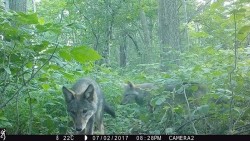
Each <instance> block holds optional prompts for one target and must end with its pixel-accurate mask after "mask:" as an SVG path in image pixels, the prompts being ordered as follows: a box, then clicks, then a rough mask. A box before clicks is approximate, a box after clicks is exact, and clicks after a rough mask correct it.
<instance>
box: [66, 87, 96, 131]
mask: <svg viewBox="0 0 250 141" xmlns="http://www.w3.org/2000/svg"><path fill="white" fill-rule="evenodd" d="M80 90H81V91H80V92H79V91H78V92H75V91H74V90H70V89H68V88H66V87H64V86H63V87H62V91H63V94H64V97H65V101H66V103H67V111H68V113H69V115H70V116H71V117H72V119H73V121H74V125H75V130H76V131H78V132H80V131H83V130H84V129H85V127H86V125H87V123H88V121H89V119H90V118H91V117H92V116H93V114H94V113H95V111H96V104H95V103H96V101H97V96H96V93H95V89H94V86H93V85H92V84H89V85H88V86H86V87H85V89H84V88H81V89H80Z"/></svg>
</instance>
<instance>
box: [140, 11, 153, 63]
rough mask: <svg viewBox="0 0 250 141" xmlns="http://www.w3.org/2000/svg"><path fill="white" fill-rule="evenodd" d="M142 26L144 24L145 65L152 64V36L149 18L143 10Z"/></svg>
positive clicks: (141, 15)
mask: <svg viewBox="0 0 250 141" xmlns="http://www.w3.org/2000/svg"><path fill="white" fill-rule="evenodd" d="M140 17H141V24H142V30H143V43H144V46H145V48H143V50H144V53H143V59H142V61H143V63H150V62H151V54H150V53H152V48H151V47H152V45H151V39H150V34H149V26H148V22H147V17H146V15H145V12H144V11H143V9H141V14H140Z"/></svg>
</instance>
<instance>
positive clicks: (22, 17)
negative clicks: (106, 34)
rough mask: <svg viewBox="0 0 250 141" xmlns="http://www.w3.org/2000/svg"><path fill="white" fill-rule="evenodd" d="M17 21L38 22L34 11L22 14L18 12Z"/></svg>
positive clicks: (24, 22)
mask: <svg viewBox="0 0 250 141" xmlns="http://www.w3.org/2000/svg"><path fill="white" fill-rule="evenodd" d="M17 21H18V22H19V23H22V24H38V17H37V14H36V13H32V14H24V13H22V12H21V13H18V15H17Z"/></svg>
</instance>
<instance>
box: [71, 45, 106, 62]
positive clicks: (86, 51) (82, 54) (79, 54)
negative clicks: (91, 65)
mask: <svg viewBox="0 0 250 141" xmlns="http://www.w3.org/2000/svg"><path fill="white" fill-rule="evenodd" d="M70 53H71V54H72V56H73V58H74V59H75V60H76V61H78V62H80V63H86V62H89V61H96V60H99V59H100V58H101V56H100V55H99V54H98V53H97V52H96V51H95V50H94V49H92V48H89V47H86V46H79V47H74V48H73V49H72V50H71V51H70Z"/></svg>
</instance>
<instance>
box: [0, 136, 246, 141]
mask: <svg viewBox="0 0 250 141" xmlns="http://www.w3.org/2000/svg"><path fill="white" fill-rule="evenodd" d="M18 140H19V141H20V140H21V141H22V140H44V141H130V140H136V141H204V140H205V141H206V140H240V141H249V140H250V135H5V136H4V137H2V136H1V137H0V141H18Z"/></svg>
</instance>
